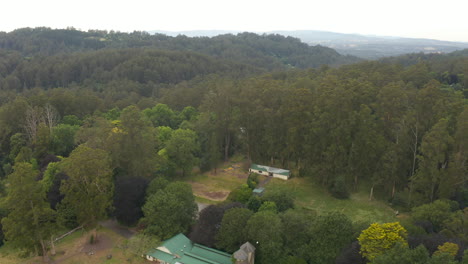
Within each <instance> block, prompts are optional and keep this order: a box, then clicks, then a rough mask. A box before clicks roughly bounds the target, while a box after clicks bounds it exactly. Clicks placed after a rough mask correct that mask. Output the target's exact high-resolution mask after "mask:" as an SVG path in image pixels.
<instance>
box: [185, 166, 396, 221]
mask: <svg viewBox="0 0 468 264" xmlns="http://www.w3.org/2000/svg"><path fill="white" fill-rule="evenodd" d="M242 164H243V163H242V162H241V161H236V162H228V163H225V164H224V165H223V166H222V168H219V169H218V171H217V174H214V172H213V171H211V172H207V173H204V174H198V175H194V176H191V177H189V178H188V179H186V180H187V181H188V182H189V183H190V184H191V185H192V189H193V192H194V195H195V196H196V200H197V202H199V203H204V204H216V203H219V202H222V201H224V200H225V199H226V198H227V196H228V195H229V193H230V192H231V191H232V190H234V189H235V188H237V187H238V186H240V185H241V184H245V183H246V181H247V177H248V172H247V171H246V170H245V169H243V166H242ZM267 178H268V177H265V176H260V178H259V180H260V182H263V181H265V179H267ZM264 187H265V189H266V191H267V192H268V190H275V189H285V190H286V191H288V192H290V193H292V194H293V195H294V198H295V204H296V207H299V208H305V209H309V210H313V211H315V212H316V213H317V214H324V213H327V212H332V211H337V212H341V213H343V214H345V215H347V216H348V217H350V218H351V220H352V221H353V222H364V223H372V222H392V221H398V220H399V218H397V217H396V216H395V213H394V210H393V209H392V208H391V207H390V206H389V205H388V204H386V203H385V202H382V201H380V200H372V201H369V199H368V195H369V194H368V193H366V192H365V190H363V191H360V192H357V193H352V194H351V197H350V199H345V200H340V199H336V198H334V197H332V196H331V195H330V194H329V193H328V192H327V191H326V189H325V188H324V187H323V186H320V185H318V184H315V183H314V182H313V181H312V180H311V179H309V178H295V177H293V178H291V179H289V180H287V181H284V180H280V179H271V181H270V182H268V181H267V182H266V185H265V186H264Z"/></svg>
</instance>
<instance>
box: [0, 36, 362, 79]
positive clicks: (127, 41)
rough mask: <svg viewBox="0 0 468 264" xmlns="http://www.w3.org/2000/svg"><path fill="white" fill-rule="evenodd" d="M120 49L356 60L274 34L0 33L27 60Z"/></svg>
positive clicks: (264, 63) (301, 63) (313, 63)
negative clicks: (214, 35)
mask: <svg viewBox="0 0 468 264" xmlns="http://www.w3.org/2000/svg"><path fill="white" fill-rule="evenodd" d="M218 33H220V32H218ZM122 48H144V49H158V50H172V51H184V52H185V51H188V52H196V53H201V54H204V55H208V56H211V57H213V58H215V59H223V60H228V61H232V62H235V63H241V64H248V65H251V66H255V67H258V68H263V69H265V70H280V69H286V68H292V67H293V68H310V67H319V66H321V65H330V66H339V65H343V64H349V63H354V62H357V61H359V60H360V59H358V58H357V57H354V56H344V55H341V54H339V53H338V52H336V51H335V50H333V49H331V48H327V47H323V46H310V45H307V44H305V43H303V42H301V41H300V40H299V39H297V38H293V37H285V36H281V35H278V34H269V35H258V34H254V33H239V34H237V35H232V34H224V35H219V36H216V37H187V36H184V35H178V36H175V37H172V36H168V35H165V34H154V35H151V34H149V33H147V32H133V33H121V32H113V31H111V32H107V31H88V32H83V31H78V30H75V29H73V28H71V29H57V30H53V29H50V28H24V29H18V30H15V31H12V32H9V33H5V32H0V49H4V50H10V51H16V52H19V53H21V54H22V55H23V56H28V57H34V56H50V55H56V54H63V53H73V52H88V51H95V50H100V49H122Z"/></svg>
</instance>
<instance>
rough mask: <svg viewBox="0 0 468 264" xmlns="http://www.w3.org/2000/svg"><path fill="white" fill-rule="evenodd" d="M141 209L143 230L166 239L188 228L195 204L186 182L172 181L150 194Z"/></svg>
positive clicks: (190, 188) (195, 210) (191, 221)
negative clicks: (144, 227)
mask: <svg viewBox="0 0 468 264" xmlns="http://www.w3.org/2000/svg"><path fill="white" fill-rule="evenodd" d="M142 209H143V214H144V218H143V219H142V220H141V223H142V224H143V225H145V226H146V229H145V232H146V233H148V234H152V235H156V236H157V237H159V238H161V239H168V238H170V237H172V236H173V235H176V234H177V233H181V232H186V231H187V230H188V228H189V226H190V225H191V224H192V223H193V221H194V218H195V215H196V213H197V204H196V203H195V198H194V196H193V194H192V187H191V186H190V185H189V184H188V183H184V182H172V183H169V184H168V185H167V186H166V187H165V188H164V189H162V190H159V191H157V192H156V193H154V194H151V195H150V196H149V197H148V199H147V200H146V203H145V205H144V206H143V208H142Z"/></svg>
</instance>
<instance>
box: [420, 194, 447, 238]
mask: <svg viewBox="0 0 468 264" xmlns="http://www.w3.org/2000/svg"><path fill="white" fill-rule="evenodd" d="M451 214H452V209H451V208H450V203H449V202H448V201H444V200H437V201H435V202H433V203H431V204H425V205H421V206H418V207H415V208H413V214H412V217H413V220H414V221H415V222H422V221H429V222H430V223H431V224H432V226H433V228H434V231H435V232H439V231H440V230H442V227H443V222H444V221H446V220H447V219H448V218H449V216H450V215H451Z"/></svg>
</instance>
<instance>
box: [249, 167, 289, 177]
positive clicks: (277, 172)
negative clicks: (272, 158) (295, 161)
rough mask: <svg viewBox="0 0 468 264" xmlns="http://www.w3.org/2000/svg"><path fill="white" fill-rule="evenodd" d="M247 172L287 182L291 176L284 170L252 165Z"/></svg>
mask: <svg viewBox="0 0 468 264" xmlns="http://www.w3.org/2000/svg"><path fill="white" fill-rule="evenodd" d="M249 172H253V173H257V174H261V175H265V176H270V177H273V178H278V179H282V180H287V179H289V177H290V176H291V172H290V171H289V170H285V169H279V168H273V167H269V166H265V165H258V164H252V166H250V169H249Z"/></svg>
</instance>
